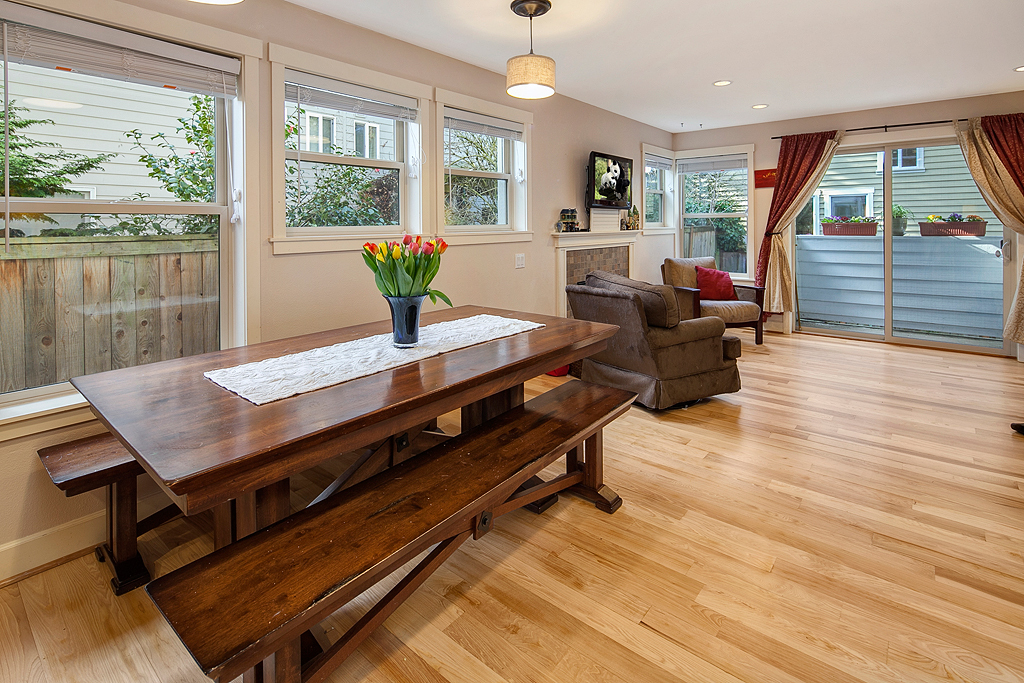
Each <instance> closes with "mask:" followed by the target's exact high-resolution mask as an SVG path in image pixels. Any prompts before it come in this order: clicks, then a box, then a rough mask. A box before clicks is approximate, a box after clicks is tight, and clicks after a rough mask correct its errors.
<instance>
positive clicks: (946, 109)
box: [672, 91, 1024, 254]
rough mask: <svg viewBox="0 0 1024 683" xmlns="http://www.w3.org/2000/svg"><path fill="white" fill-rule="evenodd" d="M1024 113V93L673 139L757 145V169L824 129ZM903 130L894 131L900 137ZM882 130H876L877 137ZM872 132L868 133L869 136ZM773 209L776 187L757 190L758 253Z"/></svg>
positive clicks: (851, 137) (678, 145)
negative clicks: (785, 141) (786, 144)
mask: <svg viewBox="0 0 1024 683" xmlns="http://www.w3.org/2000/svg"><path fill="white" fill-rule="evenodd" d="M1019 111H1024V91H1022V92H1016V93H1005V94H1001V95H988V96H985V97H971V98H967V99H961V100H946V101H942V102H929V103H924V104H912V105H907V106H903V107H887V108H884V109H868V110H864V111H854V112H846V113H842V114H833V115H830V116H815V117H810V118H804V119H790V120H788V121H775V122H772V123H763V124H759V125H755V126H736V127H734V128H719V129H712V130H703V131H695V132H692V133H676V134H675V135H673V136H672V143H673V145H674V146H673V148H672V149H675V150H689V149H706V148H712V147H726V146H729V145H740V144H750V143H754V168H755V169H767V168H775V167H776V166H777V165H778V160H779V148H780V146H781V144H782V142H781V141H780V140H772V138H773V137H776V136H779V135H796V134H798V133H813V132H817V131H822V130H850V129H853V128H864V127H868V126H884V125H897V124H901V123H920V122H929V121H950V120H952V119H965V118H968V117H972V116H990V115H994V114H1009V113H1012V112H1019ZM904 130H905V134H907V135H910V134H912V133H911V131H912V130H913V129H904ZM897 131H899V129H896V130H894V131H892V134H893V135H900V134H901V133H899V132H897ZM877 132H878V131H870V133H877ZM865 133H868V131H865ZM858 135H859V134H858V133H849V134H847V136H846V139H845V140H844V144H846V143H856V141H857V139H858ZM771 204H772V190H771V188H762V189H757V190H754V208H753V215H752V226H753V230H752V232H753V235H752V237H753V239H754V253H755V254H757V252H758V250H759V249H760V246H761V238H762V236H763V233H764V228H765V226H766V225H767V224H768V210H769V209H770V208H771Z"/></svg>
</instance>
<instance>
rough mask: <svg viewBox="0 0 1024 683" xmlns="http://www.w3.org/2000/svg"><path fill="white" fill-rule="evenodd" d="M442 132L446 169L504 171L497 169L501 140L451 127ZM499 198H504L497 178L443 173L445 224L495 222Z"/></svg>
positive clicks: (498, 213) (497, 214)
mask: <svg viewBox="0 0 1024 683" xmlns="http://www.w3.org/2000/svg"><path fill="white" fill-rule="evenodd" d="M444 135H445V149H444V156H445V159H444V162H445V166H446V167H447V168H455V169H461V170H464V171H485V172H490V173H499V172H502V171H503V170H504V169H499V168H498V145H504V144H505V141H504V140H502V139H499V138H496V137H493V136H490V135H480V134H477V133H467V132H465V131H461V130H452V129H450V128H448V129H445V133H444ZM506 194H507V188H506ZM500 201H503V197H502V193H501V192H500V191H499V180H498V179H497V178H480V177H475V176H465V175H459V174H457V173H445V177H444V217H445V224H446V225H497V224H498V220H499V215H500V211H499V204H498V203H499V202H500Z"/></svg>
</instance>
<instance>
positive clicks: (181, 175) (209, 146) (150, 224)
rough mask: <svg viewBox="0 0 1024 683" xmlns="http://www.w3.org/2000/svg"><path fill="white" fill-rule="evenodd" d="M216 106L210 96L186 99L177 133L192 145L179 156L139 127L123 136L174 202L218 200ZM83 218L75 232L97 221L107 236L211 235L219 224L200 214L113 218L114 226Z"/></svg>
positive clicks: (140, 196)
mask: <svg viewBox="0 0 1024 683" xmlns="http://www.w3.org/2000/svg"><path fill="white" fill-rule="evenodd" d="M215 102H216V100H215V98H214V97H212V96H210V95H193V96H192V97H191V98H189V107H188V114H187V115H186V116H183V117H182V118H179V119H178V128H177V129H176V131H177V132H178V133H179V134H182V135H184V137H185V141H186V142H187V143H188V144H189V145H190V146H191V147H194V149H190V150H188V151H187V152H186V153H182V151H181V150H179V149H178V148H177V147H176V146H175V145H174V143H173V142H171V141H170V140H168V139H167V135H166V134H165V133H156V134H154V135H150V136H148V137H147V136H146V135H145V134H144V133H142V132H141V131H140V130H139V129H138V128H136V129H134V130H130V131H128V132H127V133H125V137H127V138H128V139H129V140H132V141H133V142H134V143H135V144H134V145H133V146H132V149H136V148H137V149H139V150H141V155H140V160H141V161H142V163H143V164H145V166H146V168H148V169H149V177H150V178H154V179H156V180H158V181H159V182H160V184H161V185H163V187H164V189H165V190H167V191H168V192H170V193H171V194H173V195H174V197H175V199H177V200H178V201H181V202H213V201H215V200H216V198H217V185H216V177H217V176H216V171H217V137H216V104H215ZM147 198H148V195H146V194H144V193H139V194H137V195H136V196H135V197H134V199H139V200H144V199H147ZM84 218H86V217H84V216H83V219H84ZM88 218H89V221H84V220H83V223H82V224H81V225H80V226H79V228H82V229H85V230H89V229H92V228H91V227H89V226H91V225H94V224H96V223H100V224H103V225H105V226H106V228H107V229H109V230H111V231H112V234H133V235H137V234H182V233H216V232H217V231H218V229H219V221H217V220H215V219H214V220H211V217H210V216H201V215H198V216H163V217H161V220H154V219H153V217H152V216H132V217H130V218H128V219H121V218H120V217H119V216H117V215H115V216H114V217H113V218H114V221H115V222H114V223H113V224H107V223H104V221H105V220H106V219H103V218H101V217H99V216H90V217H88ZM135 230H139V231H141V232H135ZM154 231H155V232H154Z"/></svg>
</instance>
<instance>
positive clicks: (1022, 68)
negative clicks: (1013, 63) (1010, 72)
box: [1014, 66, 1024, 71]
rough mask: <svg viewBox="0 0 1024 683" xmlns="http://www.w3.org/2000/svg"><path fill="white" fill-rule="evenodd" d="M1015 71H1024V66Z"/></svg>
mask: <svg viewBox="0 0 1024 683" xmlns="http://www.w3.org/2000/svg"><path fill="white" fill-rule="evenodd" d="M1014 71H1024V66H1018V67H1017V68H1016V69H1014Z"/></svg>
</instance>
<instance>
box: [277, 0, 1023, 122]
mask: <svg viewBox="0 0 1024 683" xmlns="http://www.w3.org/2000/svg"><path fill="white" fill-rule="evenodd" d="M289 1H290V2H294V3H295V4H297V5H302V6H303V7H308V8H310V9H313V10H316V11H318V12H321V13H323V14H328V15H331V16H334V17H337V18H339V19H343V20H344V21H347V22H350V23H353V24H356V25H359V26H363V27H366V28H368V29H371V30H373V31H377V32H379V33H383V34H385V35H388V36H392V37H394V38H398V39H400V40H403V41H406V42H409V43H413V44H415V45H419V46H422V47H425V48H427V49H429V50H433V51H435V52H439V53H442V54H445V55H448V56H451V57H454V58H456V59H459V60H462V61H465V62H469V63H470V64H475V65H478V66H481V67H483V68H485V69H490V70H491V71H495V72H498V73H502V74H503V73H504V72H505V60H506V59H508V58H509V57H511V56H513V55H516V54H522V53H524V52H527V51H528V50H529V21H528V20H526V19H523V18H521V17H517V16H516V15H514V14H513V13H512V12H511V10H510V9H509V2H508V0H371V1H369V2H368V1H367V0H289ZM552 5H553V7H552V9H551V11H550V12H549V13H548V14H547V15H545V16H543V17H539V18H537V19H535V20H534V48H535V51H536V52H537V53H538V54H544V55H548V56H549V57H553V58H554V59H555V61H556V63H557V90H558V92H559V93H561V94H563V95H567V96H569V97H573V98H575V99H578V100H582V101H583V102H588V103H590V104H593V105H596V106H598V107H601V108H603V109H607V110H609V111H613V112H616V113H618V114H622V115H623V116H627V117H629V118H631V119H635V120H637V121H643V122H644V123H648V124H651V125H653V126H657V127H658V128H662V129H664V130H667V131H672V132H679V131H692V130H697V129H698V128H700V127H701V125H703V127H704V128H720V127H724V126H737V125H744V124H750V123H761V122H764V121H779V120H784V119H791V118H799V117H804V116H815V115H820V114H832V113H837V112H845V111H856V110H861V109H873V108H876V107H885V106H892V105H900V104H912V103H916V102H930V101H935V100H944V99H954V98H959V97H969V96H973V95H985V94H991V93H999V92H1013V91H1024V73H1018V72H1015V71H1014V68H1016V67H1018V66H1022V65H1024V39H1022V36H1021V29H1022V27H1024V0H974V1H973V2H963V0H847V1H846V2H837V1H836V0H699V1H694V0H552ZM720 79H728V80H731V81H732V82H733V83H732V85H729V86H727V87H724V88H721V87H715V86H713V85H712V83H713V82H714V81H716V80H720ZM509 100H510V101H511V98H509ZM758 103H765V104H768V105H769V107H768V108H767V109H763V110H754V109H751V106H752V105H754V104H758ZM1021 104H1022V105H1024V97H1022V102H1021ZM681 123H682V124H683V125H682V126H681V125H680V124H681Z"/></svg>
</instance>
